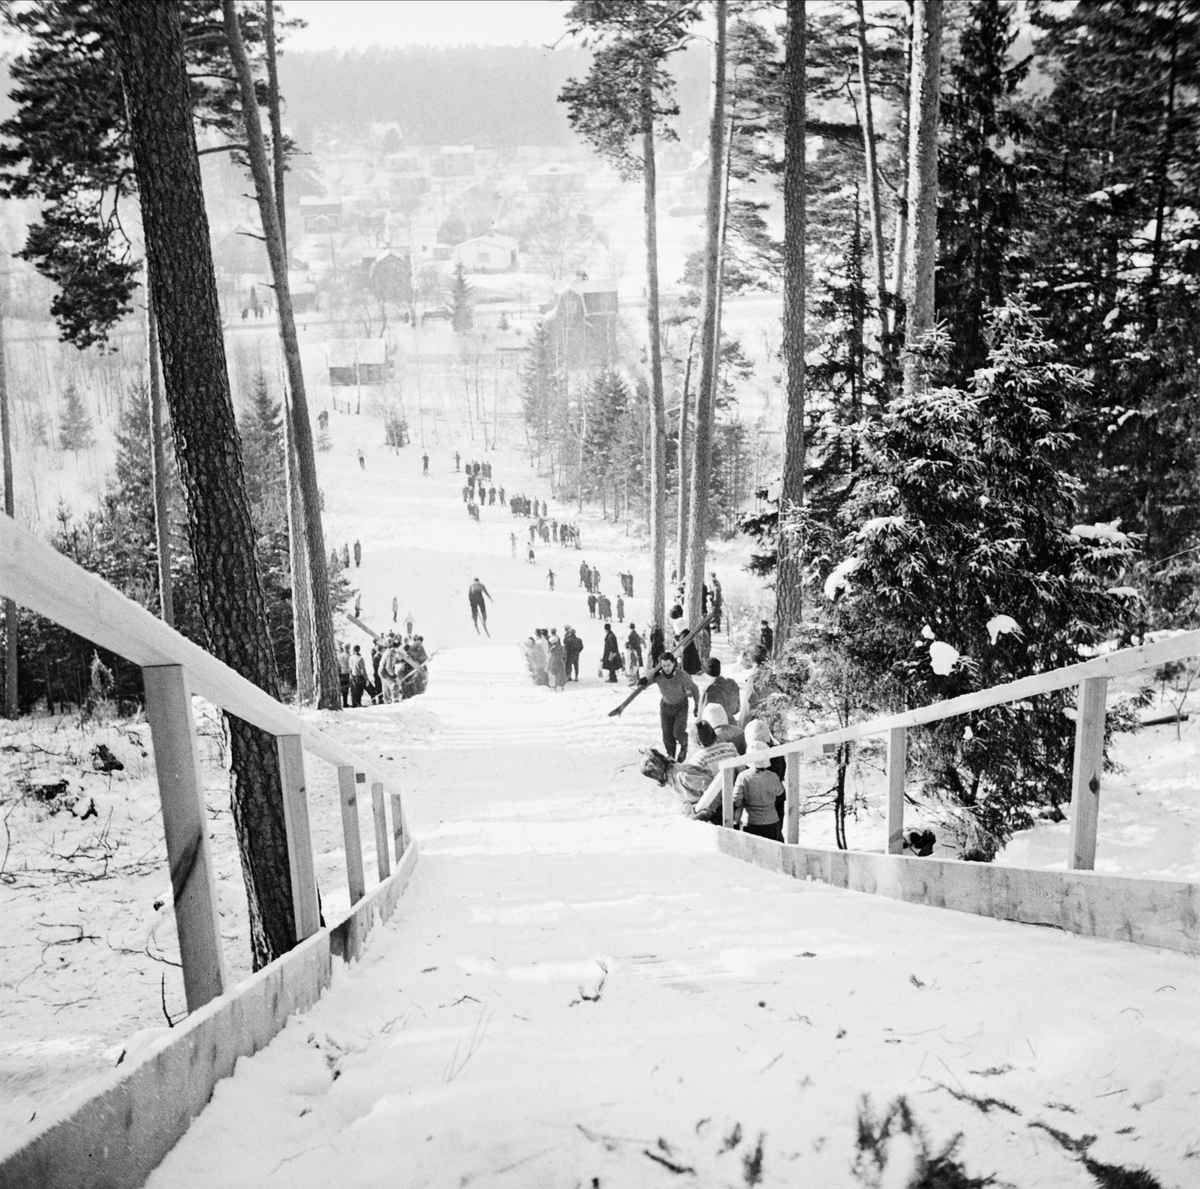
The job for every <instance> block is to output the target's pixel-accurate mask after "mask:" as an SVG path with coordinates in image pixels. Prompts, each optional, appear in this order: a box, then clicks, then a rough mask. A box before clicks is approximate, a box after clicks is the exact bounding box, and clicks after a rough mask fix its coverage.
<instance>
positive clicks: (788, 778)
mask: <svg viewBox="0 0 1200 1189" xmlns="http://www.w3.org/2000/svg"><path fill="white" fill-rule="evenodd" d="M783 791H784V802H783V806H784V808H783V821H784V829H783V840H784V842H790V843H791V844H792V845H793V846H795V845H796V843H798V842H799V841H800V757H799V756H798V755H795V754H793V755H790V756H788V757H787V768H786V769H785V770H784V774H783Z"/></svg>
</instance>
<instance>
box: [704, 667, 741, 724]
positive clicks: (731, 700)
mask: <svg viewBox="0 0 1200 1189" xmlns="http://www.w3.org/2000/svg"><path fill="white" fill-rule="evenodd" d="M704 672H705V673H706V674H707V675H708V676H709V677H711V678H712V681H711V683H710V684H709V686H708V688H707V689H705V691H704V693H703V694H701V696H700V713H701V714H703V713H704V711H705V710H706V709H707V708H708V707H709V706H721V707H722V708H723V709H724V711H725V714H726V717H727V718H730V719H734V718H737V716H738V711H740V710H741V708H742V691H741V687H740V686H739V685H738V683H737V682H736V681H734V680H733V678H732V677H722V676H721V662H720V661H719V660H718V659H717V658H716V657H715V656H710V657H709V658H708V660H707V661H705V662H704Z"/></svg>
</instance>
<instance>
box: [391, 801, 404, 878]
mask: <svg viewBox="0 0 1200 1189" xmlns="http://www.w3.org/2000/svg"><path fill="white" fill-rule="evenodd" d="M392 843H393V845H394V846H395V848H396V862H397V863H399V862H400V860H401V859H402V858H404V847H405V845H406V842H405V838H404V809H403V807H402V805H401V803H400V794H399V793H392Z"/></svg>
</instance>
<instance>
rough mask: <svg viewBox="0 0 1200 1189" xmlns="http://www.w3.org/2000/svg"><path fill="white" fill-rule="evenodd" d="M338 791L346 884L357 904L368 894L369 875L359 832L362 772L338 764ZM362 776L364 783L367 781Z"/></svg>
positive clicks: (346, 765) (351, 899) (351, 900)
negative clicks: (364, 866) (339, 795)
mask: <svg viewBox="0 0 1200 1189" xmlns="http://www.w3.org/2000/svg"><path fill="white" fill-rule="evenodd" d="M337 774H338V792H339V793H340V794H341V799H342V837H343V839H344V840H345V845H346V884H347V886H348V887H349V889H350V903H351V904H357V903H358V902H359V901H360V900H361V899H362V898H363V897H364V896H365V895H366V894H367V877H366V876H365V875H364V874H363V853H362V836H361V835H360V834H359V832H358V784H359V779H358V778H359V776H360V775H361V773H358V772H355V771H354V768H353V767H351V766H350V765H349V764H345V765H343V764H339V765H338V770H337ZM366 779H367V778H366V777H365V776H363V777H362V783H366Z"/></svg>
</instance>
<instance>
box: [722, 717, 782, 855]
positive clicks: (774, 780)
mask: <svg viewBox="0 0 1200 1189" xmlns="http://www.w3.org/2000/svg"><path fill="white" fill-rule="evenodd" d="M766 753H767V746H766V744H764V743H760V742H759V741H758V740H755V741H753V742H749V741H748V742H747V744H746V758H747V759H748V760H749V759H751V758H752V757H753V758H752V762H751V765H750V767H748V768H744V769H743V770H742V771H741V773H740V774H739V775H738V778H737V780H736V781H734V784H733V828H734V829H735V830H736V829H737V828H738V826H739V825H740V824H741V820H742V813H743V811H744V812H745V814H746V825H745V827H744V828H743V831H742V832H743V833H745V834H757V835H758V837H759V838H773V839H774V840H775V841H776V842H782V841H783V824H782V822H780V820H779V813H778V811H777V810H776V808H775V803H776V800H777V798H779V797H781V796H783V785H782V784H781V783H780V780H779V777H778V776H776V775H775V773H774V772H772V771H771V761H770V760H769V759H768V758H767V754H766Z"/></svg>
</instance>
